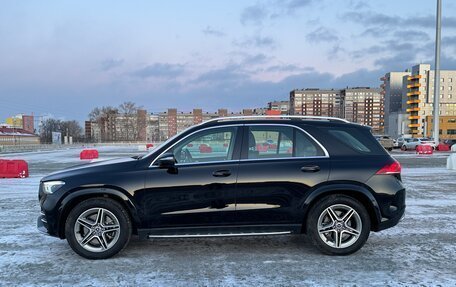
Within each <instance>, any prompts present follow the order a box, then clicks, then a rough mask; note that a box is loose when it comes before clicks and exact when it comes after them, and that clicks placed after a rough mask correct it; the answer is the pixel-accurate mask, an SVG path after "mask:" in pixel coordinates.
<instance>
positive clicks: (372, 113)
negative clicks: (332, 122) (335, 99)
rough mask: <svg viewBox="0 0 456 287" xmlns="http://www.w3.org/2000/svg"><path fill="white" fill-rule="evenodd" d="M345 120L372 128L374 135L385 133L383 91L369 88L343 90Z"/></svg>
mask: <svg viewBox="0 0 456 287" xmlns="http://www.w3.org/2000/svg"><path fill="white" fill-rule="evenodd" d="M342 98H343V102H344V105H343V118H345V119H346V120H349V121H351V122H354V123H359V124H363V125H368V126H371V127H372V131H373V132H374V133H383V132H384V117H385V110H384V97H383V95H382V94H381V90H380V89H377V88H369V87H356V88H347V89H343V90H342Z"/></svg>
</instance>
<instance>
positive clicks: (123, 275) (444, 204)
mask: <svg viewBox="0 0 456 287" xmlns="http://www.w3.org/2000/svg"><path fill="white" fill-rule="evenodd" d="M98 149H99V151H100V158H101V159H107V158H113V157H119V156H129V155H134V154H137V153H138V151H137V149H136V147H135V146H130V147H128V146H125V147H99V148H98ZM79 152H80V149H68V150H59V151H46V152H30V153H23V154H4V155H0V158H21V159H25V160H26V161H28V162H29V167H30V177H29V178H26V179H0V214H1V216H0V286H16V285H27V286H46V285H49V286H55V285H71V286H74V285H82V286H89V285H97V286H113V285H129V286H137V285H143V286H144V285H146V286H150V285H157V286H163V285H169V286H183V285H185V286H207V285H216V286H218V285H236V286H243V285H244V286H293V285H296V286H302V285H323V286H328V285H350V286H354V285H356V286H366V285H378V286H385V285H392V286H397V285H398V286H403V285H412V284H422V285H452V286H454V285H455V284H456V264H455V256H456V171H450V170H447V169H446V168H445V165H446V157H447V156H448V154H443V153H440V154H439V153H437V154H434V155H421V156H419V155H415V154H414V153H413V152H400V151H394V152H393V156H395V157H396V159H397V160H398V161H400V162H401V164H402V167H403V172H402V175H403V181H404V184H405V186H406V187H407V192H408V193H407V210H406V217H405V219H404V220H403V221H402V222H401V223H400V224H399V225H398V226H396V227H395V228H392V229H389V230H385V231H382V232H379V233H371V236H370V238H369V240H368V242H367V243H366V245H365V246H364V248H363V249H361V250H360V251H359V252H357V253H356V254H353V255H351V256H347V257H331V256H326V255H322V254H320V253H319V252H317V251H316V249H315V248H314V247H313V246H311V244H310V242H309V241H308V240H307V239H306V238H305V236H297V235H293V236H288V235H287V236H279V237H264V236H259V237H248V238H246V237H243V238H216V239H204V238H203V239H159V240H158V239H157V240H150V241H139V240H138V239H137V238H133V239H132V241H131V242H130V244H129V246H128V247H127V248H126V249H125V250H124V251H123V252H122V253H120V254H119V255H118V256H116V257H114V258H112V259H109V260H104V261H90V260H86V259H83V258H81V257H79V256H78V255H76V254H75V253H74V252H73V251H72V250H71V249H70V247H69V246H68V244H67V243H66V241H64V240H59V239H57V238H52V237H48V236H45V235H42V234H40V233H39V232H38V231H37V229H36V218H37V216H38V215H39V206H38V200H37V188H38V184H39V180H40V178H41V177H43V176H44V175H46V174H48V173H50V172H52V171H56V170H59V169H61V168H64V167H68V166H71V165H75V164H79V163H80V160H79Z"/></svg>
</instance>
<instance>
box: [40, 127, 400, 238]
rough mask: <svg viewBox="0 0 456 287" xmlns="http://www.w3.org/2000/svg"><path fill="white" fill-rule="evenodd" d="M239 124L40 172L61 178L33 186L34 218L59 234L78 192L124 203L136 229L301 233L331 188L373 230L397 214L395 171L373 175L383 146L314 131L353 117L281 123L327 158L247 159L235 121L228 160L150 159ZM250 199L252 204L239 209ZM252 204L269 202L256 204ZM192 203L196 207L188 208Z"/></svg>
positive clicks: (80, 196)
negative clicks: (54, 186) (361, 147)
mask: <svg viewBox="0 0 456 287" xmlns="http://www.w3.org/2000/svg"><path fill="white" fill-rule="evenodd" d="M246 124H248V123H246V122H245V121H229V122H227V123H224V122H222V123H218V122H213V123H208V124H202V125H200V126H196V127H193V128H191V129H189V130H187V131H185V132H184V133H183V134H181V135H179V136H177V137H176V138H174V139H173V140H171V141H169V142H167V143H165V144H163V145H162V146H160V147H158V148H157V150H156V151H154V152H153V153H151V154H149V155H148V156H145V157H142V158H140V159H120V160H112V161H103V162H96V163H92V164H88V165H84V166H79V167H74V168H69V169H67V170H63V171H61V172H57V173H53V174H51V175H49V176H47V177H45V178H43V179H42V182H44V181H51V180H64V181H65V183H66V184H65V185H64V186H63V187H62V188H60V189H59V190H58V191H56V192H55V193H53V194H51V195H49V194H45V193H44V192H43V191H42V188H41V186H40V191H39V199H40V205H41V210H42V213H43V214H42V215H41V216H40V218H38V226H39V228H40V230H42V231H44V232H47V233H48V234H50V235H53V236H58V237H60V238H64V229H63V228H64V225H65V217H66V215H67V214H68V212H69V211H70V210H71V208H72V207H73V206H74V205H75V204H77V203H78V202H80V201H81V200H82V199H85V198H89V197H93V196H106V197H111V198H114V199H116V200H118V201H119V202H121V203H123V204H124V206H125V207H126V208H127V210H128V211H129V213H130V215H131V217H132V219H133V222H134V231H135V232H137V233H139V234H140V235H142V236H147V235H148V234H153V233H154V232H163V230H164V229H165V230H167V229H168V230H172V229H176V230H178V229H179V228H190V229H191V228H194V229H197V228H209V229H212V230H215V229H217V228H223V227H225V228H229V227H232V228H237V227H240V228H242V227H248V228H251V229H254V230H255V228H256V227H258V229H261V228H265V227H266V228H269V229H271V228H272V229H273V230H274V227H277V230H288V229H289V230H293V231H294V232H300V231H301V230H302V227H303V226H304V224H305V220H304V219H305V216H306V213H307V212H308V210H309V208H310V206H311V205H312V204H313V203H314V202H315V200H317V199H318V198H321V197H322V196H324V195H328V194H332V193H343V194H348V195H352V196H354V197H356V198H357V199H359V200H360V201H361V202H362V203H363V204H364V205H365V206H366V207H367V209H368V210H369V213H370V215H371V220H372V230H373V231H379V230H382V229H384V228H388V227H390V226H394V225H395V224H397V222H398V221H399V220H400V218H401V216H402V215H403V213H404V209H405V189H404V187H403V186H402V184H401V182H400V177H398V176H395V175H375V173H376V171H377V170H379V169H380V168H381V167H382V166H383V165H385V164H387V163H391V162H392V161H393V159H392V158H391V157H390V156H389V155H388V154H387V153H386V151H385V152H384V153H383V154H382V153H381V152H380V153H379V154H376V155H359V154H354V153H353V154H350V151H349V150H348V149H347V148H345V147H342V146H332V142H331V140H330V139H328V138H327V137H326V136H325V134H324V133H323V132H322V131H321V129H325V128H327V127H328V126H330V127H332V128H337V127H338V126H347V125H351V126H353V127H354V128H357V129H363V132H368V129H367V128H365V127H361V126H357V125H356V126H355V125H353V124H345V123H333V122H331V123H329V122H325V121H302V120H292V121H286V124H287V125H292V126H296V127H298V128H300V129H303V130H305V131H308V132H309V133H310V134H311V135H312V136H313V137H315V139H316V140H317V141H318V142H320V143H321V144H322V145H323V146H324V147H325V148H326V149H327V150H328V153H329V157H320V158H296V159H273V160H247V159H246V158H245V155H242V154H241V145H243V146H244V149H245V145H246V142H245V141H244V142H242V141H241V139H242V133H243V128H240V129H238V135H237V136H238V139H239V140H238V141H237V142H236V149H235V153H234V154H235V155H234V158H233V160H232V161H228V162H219V163H202V164H192V165H186V164H177V165H176V167H175V169H173V170H171V169H169V168H160V167H159V166H157V165H153V163H154V162H155V161H156V159H157V158H158V157H159V156H160V155H162V154H163V153H164V152H165V151H166V150H167V149H168V148H169V147H171V146H172V145H173V144H174V143H176V142H177V141H179V140H180V139H182V138H184V137H186V136H187V135H190V134H191V133H193V132H195V131H198V130H200V129H202V128H211V127H217V126H224V125H238V126H239V127H243V126H244V125H246ZM255 124H268V125H270V124H277V125H282V124H284V121H283V120H256V121H255ZM341 150H342V151H341ZM306 166H307V167H309V166H310V167H313V166H318V167H319V170H318V171H314V172H308V171H307V170H306V169H304V170H302V168H303V167H306ZM311 169H312V168H311ZM219 171H222V173H223V172H225V171H229V175H227V176H222V177H219V176H213V174H214V172H219ZM398 194H399V196H398ZM249 205H253V208H247V209H244V208H241V207H243V206H247V207H248V206H249ZM255 205H262V206H264V205H270V206H273V207H274V208H255ZM391 206H394V207H395V208H396V209H395V210H394V208H392V207H391ZM233 207H234V208H233ZM236 207H237V208H236ZM191 210H198V211H202V212H188V211H191ZM206 211H207V212H206ZM41 219H44V220H41Z"/></svg>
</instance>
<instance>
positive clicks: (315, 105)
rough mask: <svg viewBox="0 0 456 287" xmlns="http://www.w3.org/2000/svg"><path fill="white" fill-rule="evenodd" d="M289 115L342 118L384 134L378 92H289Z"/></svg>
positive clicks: (303, 90) (381, 107) (349, 89)
mask: <svg viewBox="0 0 456 287" xmlns="http://www.w3.org/2000/svg"><path fill="white" fill-rule="evenodd" d="M290 113H291V114H293V115H305V116H328V117H338V118H344V119H347V120H349V121H351V122H355V123H360V124H364V125H369V126H372V129H373V131H374V132H375V133H383V131H384V102H383V94H382V93H381V90H380V89H376V88H369V87H355V88H346V89H341V90H336V89H331V90H320V89H302V90H293V91H291V92H290Z"/></svg>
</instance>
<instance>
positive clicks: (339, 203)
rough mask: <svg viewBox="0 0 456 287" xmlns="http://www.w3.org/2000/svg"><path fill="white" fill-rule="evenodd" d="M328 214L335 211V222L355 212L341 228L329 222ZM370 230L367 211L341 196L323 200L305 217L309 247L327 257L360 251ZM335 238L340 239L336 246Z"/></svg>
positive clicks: (337, 222) (332, 196) (351, 199)
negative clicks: (312, 246)
mask: <svg viewBox="0 0 456 287" xmlns="http://www.w3.org/2000/svg"><path fill="white" fill-rule="evenodd" d="M329 210H332V211H334V213H332V214H333V215H334V214H335V215H336V217H337V218H338V219H343V217H344V216H345V215H346V214H347V213H344V211H347V212H348V211H349V210H353V211H354V212H353V213H352V215H350V216H348V218H347V221H346V222H345V224H344V223H342V221H338V220H336V221H332V220H331V216H330V212H329ZM339 216H340V217H339ZM370 227H371V222H370V217H369V214H368V213H367V210H366V208H365V207H364V206H363V205H362V204H361V203H360V202H359V201H358V200H356V199H354V198H352V197H349V196H346V195H341V194H336V195H330V196H327V197H324V198H322V199H321V200H319V201H318V202H317V203H315V205H313V206H312V208H311V209H310V211H309V214H308V216H307V234H308V235H309V237H310V239H311V241H312V243H313V244H314V245H315V246H316V247H317V248H318V249H319V250H320V251H321V252H323V253H325V254H329V255H348V254H352V253H354V252H356V251H358V250H359V249H361V247H363V246H364V244H365V243H366V240H367V238H368V237H369V233H370ZM319 230H320V231H322V230H323V232H319ZM325 231H326V232H325ZM355 231H356V232H355ZM336 234H340V235H342V236H339V235H337V236H339V238H341V240H340V241H339V246H337V245H336V238H337V237H336ZM355 234H357V235H355ZM323 238H324V239H323Z"/></svg>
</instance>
